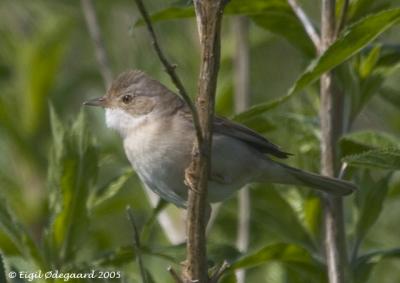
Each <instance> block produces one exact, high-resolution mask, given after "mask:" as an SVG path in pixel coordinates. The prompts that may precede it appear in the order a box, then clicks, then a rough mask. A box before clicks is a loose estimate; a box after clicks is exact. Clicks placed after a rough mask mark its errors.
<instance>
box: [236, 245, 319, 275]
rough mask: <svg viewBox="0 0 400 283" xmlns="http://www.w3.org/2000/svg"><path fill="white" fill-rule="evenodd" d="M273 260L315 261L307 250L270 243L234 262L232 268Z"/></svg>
mask: <svg viewBox="0 0 400 283" xmlns="http://www.w3.org/2000/svg"><path fill="white" fill-rule="evenodd" d="M271 261H279V262H286V263H305V264H311V263H312V262H313V260H312V258H311V256H310V254H309V253H308V252H307V251H306V250H304V249H302V248H300V247H298V246H296V245H292V244H286V243H277V244H272V245H268V246H266V247H264V248H262V249H261V250H259V251H257V252H255V253H252V254H250V255H246V256H244V257H242V258H240V259H239V260H237V261H235V262H233V263H232V265H231V268H230V270H236V269H241V268H251V267H255V266H258V265H260V264H264V263H267V262H271Z"/></svg>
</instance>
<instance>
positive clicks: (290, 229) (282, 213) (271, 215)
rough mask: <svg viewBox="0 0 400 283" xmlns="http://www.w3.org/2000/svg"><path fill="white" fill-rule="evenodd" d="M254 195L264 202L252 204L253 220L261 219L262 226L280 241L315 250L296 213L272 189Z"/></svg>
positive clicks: (263, 189)
mask: <svg viewBox="0 0 400 283" xmlns="http://www.w3.org/2000/svg"><path fill="white" fill-rule="evenodd" d="M255 193H257V197H258V198H262V199H263V200H264V201H263V202H262V203H254V210H255V216H254V217H255V218H257V217H260V218H261V219H263V224H264V225H267V226H268V229H270V230H272V231H273V232H274V233H276V234H277V235H278V237H280V238H281V239H285V241H287V242H291V243H295V244H298V245H300V246H302V247H304V248H306V249H308V250H310V251H314V250H315V245H314V243H313V241H312V239H311V237H310V234H309V233H308V232H307V231H306V229H305V227H304V226H303V225H302V224H301V222H300V219H299V217H298V216H297V214H296V212H295V211H294V210H293V208H292V207H291V206H290V205H289V203H288V202H287V201H286V200H285V199H284V198H283V197H282V196H281V195H280V194H279V193H278V192H277V191H276V190H275V189H274V188H271V187H263V188H259V189H257V190H256V192H255ZM258 215H259V216H258Z"/></svg>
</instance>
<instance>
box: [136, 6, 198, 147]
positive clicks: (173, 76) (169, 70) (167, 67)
mask: <svg viewBox="0 0 400 283" xmlns="http://www.w3.org/2000/svg"><path fill="white" fill-rule="evenodd" d="M135 3H136V6H137V8H138V9H139V12H140V14H141V15H142V18H143V20H144V22H145V23H146V27H147V30H148V32H149V34H150V37H151V40H152V44H153V47H154V50H155V51H156V53H157V56H158V58H159V59H160V61H161V63H162V64H163V65H164V67H165V71H166V72H167V74H168V75H169V76H170V78H171V80H172V82H173V83H174V85H175V86H176V88H177V89H178V92H179V94H180V95H181V97H182V98H183V99H184V100H185V102H186V103H187V105H188V106H189V108H190V111H191V112H192V116H193V124H194V127H195V129H196V136H197V141H198V142H199V144H200V143H201V141H202V140H203V136H202V134H201V127H200V121H199V116H198V114H197V109H196V107H195V106H194V104H193V102H192V100H191V99H190V96H189V95H188V93H187V92H186V90H185V87H184V86H183V84H182V81H181V79H180V78H179V76H178V75H177V73H176V65H173V64H171V63H170V62H169V61H168V59H167V58H166V57H165V55H164V52H163V51H162V49H161V46H160V44H159V43H158V39H157V36H156V33H155V32H154V28H153V25H152V23H151V19H150V16H149V13H148V12H147V10H146V7H145V6H144V4H143V1H142V0H135Z"/></svg>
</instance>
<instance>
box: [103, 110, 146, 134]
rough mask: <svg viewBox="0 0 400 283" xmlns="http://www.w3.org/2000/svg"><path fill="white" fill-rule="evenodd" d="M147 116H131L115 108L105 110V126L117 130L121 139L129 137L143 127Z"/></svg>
mask: <svg viewBox="0 0 400 283" xmlns="http://www.w3.org/2000/svg"><path fill="white" fill-rule="evenodd" d="M147 116H148V115H140V116H132V115H130V114H129V113H127V112H126V111H124V110H122V109H117V108H107V109H106V125H107V127H108V128H112V129H114V130H117V131H118V132H119V133H120V135H121V136H122V137H126V136H128V135H129V133H130V132H131V131H135V130H136V129H137V128H138V127H140V126H141V125H143V124H144V123H145V122H146V121H147V119H148V117H147Z"/></svg>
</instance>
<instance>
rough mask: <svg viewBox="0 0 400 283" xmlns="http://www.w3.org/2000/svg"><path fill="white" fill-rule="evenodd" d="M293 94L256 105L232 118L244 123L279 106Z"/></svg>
mask: <svg viewBox="0 0 400 283" xmlns="http://www.w3.org/2000/svg"><path fill="white" fill-rule="evenodd" d="M291 96H292V94H290V95H284V96H282V97H279V98H277V99H274V100H272V101H268V102H265V103H260V104H257V105H254V106H252V107H250V108H249V109H248V110H246V111H244V112H241V113H239V114H237V115H235V116H233V117H232V119H233V120H235V121H236V122H239V123H244V122H245V121H247V120H250V119H254V118H255V117H257V116H259V115H261V114H264V113H265V112H268V111H269V110H272V109H274V108H276V107H278V106H279V105H281V104H282V103H284V102H286V101H287V100H288V99H289V98H290V97H291Z"/></svg>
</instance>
